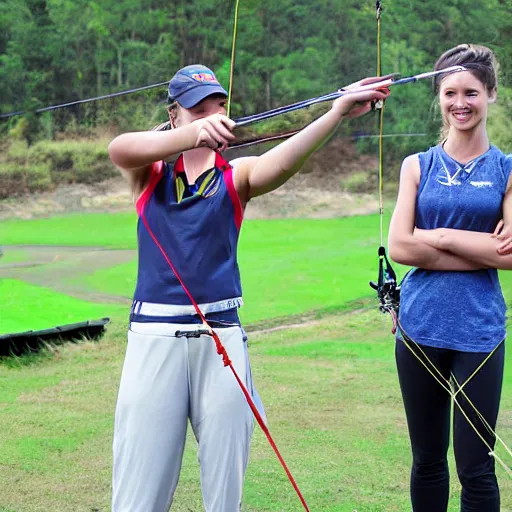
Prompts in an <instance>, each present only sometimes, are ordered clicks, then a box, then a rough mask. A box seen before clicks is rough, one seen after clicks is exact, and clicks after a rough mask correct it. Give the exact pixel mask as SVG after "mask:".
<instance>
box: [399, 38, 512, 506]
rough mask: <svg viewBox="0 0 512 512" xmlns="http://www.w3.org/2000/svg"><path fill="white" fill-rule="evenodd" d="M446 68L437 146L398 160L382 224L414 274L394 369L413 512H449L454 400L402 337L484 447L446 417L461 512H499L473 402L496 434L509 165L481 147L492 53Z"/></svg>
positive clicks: (510, 202)
mask: <svg viewBox="0 0 512 512" xmlns="http://www.w3.org/2000/svg"><path fill="white" fill-rule="evenodd" d="M454 65H462V66H464V67H465V68H466V69H467V71H463V72H457V73H452V74H446V75H442V77H441V78H438V79H437V80H436V82H435V89H436V94H438V100H439V105H440V109H441V113H442V116H443V124H444V131H443V136H442V142H441V143H440V144H438V145H437V146H435V147H432V148H430V149H429V150H428V151H426V152H425V153H419V154H415V155H411V156H408V157H407V158H406V159H405V160H404V162H403V165H402V171H401V178H400V190H399V193H398V200H397V205H396V209H395V211H394V213H393V218H392V220H391V226H390V232H389V249H390V256H391V258H392V259H393V260H394V261H396V262H399V263H402V264H404V265H410V266H413V267H415V268H413V269H412V270H411V271H410V272H409V273H408V274H407V276H406V278H405V279H404V281H403V283H402V287H401V298H400V323H401V324H402V326H403V335H402V334H399V335H398V337H397V343H396V361H397V368H398V377H399V381H400V387H401V390H402V396H403V401H404V405H405V412H406V416H407V423H408V427H409V436H410V441H411V447H412V456H413V461H412V472H411V500H412V506H413V510H414V512H445V511H446V510H447V506H448V499H449V475H448V464H447V450H448V444H449V434H450V419H451V416H450V405H451V399H450V395H449V393H447V392H446V390H445V389H443V388H442V386H441V385H440V384H439V383H438V382H436V380H435V379H434V378H433V375H430V374H429V371H427V369H426V368H425V367H424V366H423V365H422V364H421V362H420V361H419V360H418V359H417V358H416V357H415V356H414V354H413V353H412V352H411V350H409V348H407V347H406V345H405V343H404V339H405V334H407V336H408V337H410V339H412V340H414V341H415V342H416V343H417V344H418V345H417V346H416V347H415V348H413V350H415V352H416V354H417V355H418V356H419V357H420V358H422V360H423V361H424V362H425V363H426V365H427V366H428V367H429V368H430V370H431V372H432V374H436V370H435V369H434V368H433V366H430V363H429V361H431V362H432V363H433V364H434V365H435V367H436V368H437V369H438V370H439V371H440V373H441V374H442V377H441V380H442V378H444V379H447V380H450V379H451V381H452V384H453V386H454V390H455V392H457V401H458V402H459V403H460V404H461V405H462V407H463V409H464V411H465V413H466V414H467V415H468V417H469V418H470V419H471V420H472V422H473V423H474V424H475V425H476V426H477V427H478V430H479V432H480V433H481V435H482V436H483V439H484V440H485V443H484V441H483V440H482V439H480V438H479V436H478V434H477V432H475V430H474V429H473V428H472V427H471V426H470V424H469V422H468V421H467V420H466V419H465V418H464V416H463V414H462V413H461V412H460V410H459V409H458V408H455V410H454V414H453V447H454V452H455V460H456V465H457V474H458V477H459V480H460V483H461V485H462V493H461V511H463V512H469V511H471V512H499V509H500V495H499V489H498V484H497V481H496V476H495V461H494V459H493V457H492V454H490V453H489V452H491V451H492V449H493V447H494V443H495V438H494V435H493V434H490V433H489V432H488V431H487V430H486V429H485V428H484V427H483V426H482V422H480V420H479V419H478V418H477V417H476V413H475V410H474V409H473V408H472V407H471V404H470V402H472V403H473V405H474V406H475V408H476V409H477V410H478V411H479V412H480V413H481V414H482V415H483V417H484V418H485V420H486V421H487V423H488V424H489V426H490V427H491V428H492V429H493V430H494V428H495V426H496V421H497V416H498V408H499V403H500V395H501V388H502V380H503V366H504V354H505V346H504V339H505V309H506V308H505V302H504V299H503V295H502V292H501V287H500V283H499V280H498V272H497V269H511V268H512V256H509V255H504V254H500V253H499V251H498V249H499V248H500V245H501V244H502V242H500V241H499V240H498V239H496V237H494V236H493V231H494V230H495V228H496V226H497V225H498V223H499V221H500V219H501V218H502V216H503V213H502V212H503V210H504V209H507V208H508V209H509V208H510V207H511V206H512V194H511V179H510V175H511V168H512V159H510V158H507V157H505V155H504V154H503V153H502V152H501V151H500V150H499V149H498V148H497V147H495V146H492V145H490V143H489V138H488V136H487V131H486V123H487V112H488V106H489V104H491V103H494V101H495V100H496V94H497V63H496V60H495V57H494V55H493V53H492V52H491V51H490V50H489V49H488V48H485V47H483V46H476V45H468V44H463V45H459V46H457V47H455V48H452V49H450V50H448V51H447V52H445V53H444V54H443V55H442V56H441V57H440V58H439V60H438V61H437V63H436V65H435V69H436V70H438V69H444V68H447V67H449V66H454ZM503 243H505V245H506V242H503ZM425 356H426V357H425ZM427 358H428V359H427ZM438 378H439V376H438ZM461 388H462V389H461ZM486 443H487V444H486ZM489 448H490V449H489Z"/></svg>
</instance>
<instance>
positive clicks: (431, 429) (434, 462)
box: [396, 340, 505, 512]
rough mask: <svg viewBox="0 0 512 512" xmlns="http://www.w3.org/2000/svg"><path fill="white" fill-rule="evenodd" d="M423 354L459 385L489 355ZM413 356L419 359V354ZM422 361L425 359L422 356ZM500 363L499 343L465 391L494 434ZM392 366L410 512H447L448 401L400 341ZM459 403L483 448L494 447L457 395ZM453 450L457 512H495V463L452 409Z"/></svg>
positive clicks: (428, 349)
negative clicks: (406, 446)
mask: <svg viewBox="0 0 512 512" xmlns="http://www.w3.org/2000/svg"><path fill="white" fill-rule="evenodd" d="M421 349H422V350H423V351H424V352H425V353H426V355H427V356H428V358H429V359H430V360H431V361H432V362H433V363H434V364H435V366H436V367H437V368H438V369H439V370H440V371H441V373H442V374H443V376H444V377H445V378H447V379H450V375H451V374H452V373H453V375H454V377H455V379H456V380H457V382H458V383H459V384H462V383H464V382H465V381H466V379H468V377H470V375H471V374H472V373H473V372H474V371H475V370H476V369H477V368H478V366H479V365H480V364H481V363H482V361H483V360H484V359H485V358H486V357H487V355H488V354H483V353H472V352H458V351H454V350H446V349H437V348H433V347H426V346H424V345H422V346H421ZM414 350H415V352H416V353H419V351H418V349H417V348H414ZM420 357H422V359H424V356H423V355H421V354H420ZM504 359H505V345H504V343H502V344H501V345H500V347H499V348H498V349H497V350H496V351H495V352H494V354H493V355H492V356H491V358H490V359H489V360H488V361H487V362H486V363H485V364H484V366H483V367H482V368H481V369H480V370H479V371H478V373H477V374H476V375H475V376H474V377H473V378H472V379H471V380H470V381H469V383H468V384H466V386H464V388H463V390H464V392H465V393H466V394H467V396H468V397H469V399H470V400H471V401H472V402H473V404H474V405H475V407H476V408H477V410H478V411H480V413H481V414H482V415H483V416H484V418H485V419H486V420H487V422H488V423H489V425H490V426H491V428H492V429H493V430H494V429H495V427H496V420H497V417H498V409H499V403H500V395H501V386H502V382H503V366H504ZM396 363H397V368H398V378H399V381H400V388H401V390H402V397H403V400H404V406H405V413H406V416H407V424H408V427H409V436H410V439H411V448H412V455H413V462H412V471H411V500H412V507H413V511H414V512H446V509H447V507H448V498H449V484H450V481H449V473H448V462H447V457H446V454H447V451H448V445H449V437H450V410H451V397H450V395H449V394H448V392H447V391H446V390H444V389H443V388H442V387H441V385H440V384H439V383H438V382H436V380H435V379H434V377H433V376H432V375H431V374H430V373H429V372H428V371H427V370H426V368H425V367H424V366H423V365H422V364H421V363H420V362H419V361H418V360H417V358H416V357H415V356H414V355H413V354H412V353H411V352H410V350H409V348H407V347H406V346H405V344H404V342H403V341H401V340H397V343H396ZM457 400H458V401H459V403H460V404H461V405H462V407H463V409H464V411H465V412H466V414H467V415H468V416H469V418H470V419H471V420H472V422H473V424H474V425H475V426H476V428H477V429H478V431H479V432H480V433H481V434H482V436H483V437H484V439H486V441H487V443H488V444H489V445H490V446H492V447H494V443H495V439H494V436H493V435H491V434H489V432H488V431H487V429H486V428H485V427H484V426H483V424H482V422H481V420H480V419H479V418H478V417H477V415H476V413H475V411H474V409H473V408H472V407H471V406H470V405H469V404H468V402H467V400H466V399H465V398H464V397H463V396H461V393H459V394H458V395H457ZM453 448H454V453H455V461H456V465H457V474H458V476H459V480H460V483H461V485H462V494H461V512H499V510H500V493H499V488H498V483H497V481H496V476H495V472H494V469H495V468H494V466H495V464H494V458H493V457H492V456H490V455H489V449H488V448H487V447H486V446H485V444H484V443H483V442H482V440H481V439H480V438H479V437H478V435H477V434H476V433H475V431H474V430H473V428H472V427H471V425H469V423H468V421H467V420H466V418H464V416H463V415H462V414H461V412H460V410H459V408H458V406H457V405H455V404H454V414H453Z"/></svg>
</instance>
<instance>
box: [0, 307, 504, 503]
mask: <svg viewBox="0 0 512 512" xmlns="http://www.w3.org/2000/svg"><path fill="white" fill-rule="evenodd" d="M389 328H390V324H389V318H388V317H387V316H385V315H381V314H380V313H378V312H377V311H376V310H375V309H372V310H369V311H362V312H358V313H351V314H344V315H341V316H331V317H329V318H324V319H322V320H321V321H319V322H316V323H314V324H312V325H305V326H303V327H302V328H301V329H287V330H281V331H274V332H270V333H267V334H253V335H251V336H250V352H251V360H252V366H253V373H254V377H255V381H256V384H257V387H258V390H259V392H260V395H261V396H262V399H263V402H264V404H265V407H266V412H267V415H268V418H269V425H270V429H271V432H272V434H273V436H274V437H275V440H276V442H277V444H278V446H279V448H280V450H281V452H282V454H283V456H284V457H285V459H286V461H287V463H288V465H289V467H290V469H291V470H292V472H293V474H294V476H295V477H296V479H297V481H298V484H299V485H300V487H301V490H302V491H303V493H304V495H305V497H306V499H307V501H308V503H309V506H310V508H311V510H321V511H323V512H340V511H341V512H353V511H354V510H357V512H403V511H406V510H410V506H409V502H408V477H409V464H410V451H409V442H408V436H407V429H406V423H405V417H404V412H403V407H402V403H401V397H400V392H399V387H398V382H397V377H396V371H395V367H394V357H393V339H392V335H391V334H390V332H389ZM125 340H126V334H125V326H124V319H123V318H120V317H114V318H113V322H112V325H110V326H109V328H108V331H107V335H106V336H105V338H104V339H103V340H102V341H101V342H100V343H85V344H79V345H68V346H62V347H59V348H58V350H55V349H54V351H53V352H51V353H50V356H49V357H45V358H41V359H38V360H34V361H33V362H32V364H30V365H24V364H21V362H20V361H21V360H10V362H9V364H8V365H7V364H6V363H5V362H4V364H3V365H0V388H1V389H2V393H1V394H0V411H2V412H3V413H4V414H0V431H1V432H2V434H3V435H2V436H0V481H2V483H3V491H2V499H1V503H2V506H4V507H5V508H6V509H7V510H13V511H15V512H39V511H43V510H52V511H55V512H68V511H69V510H73V511H74V512H91V511H93V510H95V511H101V512H103V511H105V512H106V511H108V510H110V508H109V500H110V477H111V442H112V428H113V421H114V418H113V414H114V406H115V397H116V392H117V386H118V381H119V374H120V369H121V365H122V360H123V356H124V348H125ZM280 349H282V350H283V351H282V352H280V351H279V350H280ZM511 357H512V356H509V355H507V369H506V374H505V382H504V388H503V399H502V409H501V416H500V422H499V425H498V432H499V434H500V435H501V436H502V437H503V438H504V439H505V440H509V441H510V440H511V439H512V412H511V411H512V372H511V370H510V363H511V362H512V361H511ZM497 451H498V453H499V455H500V456H501V457H503V458H504V459H505V460H507V459H506V456H507V454H506V453H504V450H502V449H499V450H497ZM509 462H510V461H509ZM450 465H451V469H452V478H451V497H450V505H449V508H448V511H449V512H456V511H458V510H459V503H458V502H459V497H460V486H459V484H458V482H457V480H456V477H455V476H454V475H455V471H454V461H453V455H452V453H451V452H450ZM497 474H498V478H499V481H500V485H501V489H502V503H503V508H502V511H503V512H505V511H507V510H508V511H510V508H508V509H507V504H510V503H512V481H511V480H510V479H509V478H508V477H507V475H506V474H505V473H504V471H501V470H500V469H498V470H497ZM172 510H173V511H176V512H190V511H193V512H196V511H199V510H202V508H201V495H200V487H199V477H198V465H197V451H196V444H195V441H194V439H193V437H192V436H191V435H190V436H189V439H188V442H187V447H186V450H185V457H184V462H183V469H182V475H181V478H180V483H179V486H178V491H177V493H176V499H175V503H174V505H173V509H172ZM242 510H243V511H244V512H264V511H265V512H275V511H281V512H288V511H289V512H292V511H299V510H301V506H300V503H299V501H298V499H297V497H296V496H295V494H294V492H293V489H292V488H291V486H290V484H289V483H288V480H287V479H286V476H285V474H284V472H283V470H282V469H281V467H280V466H279V463H278V462H277V460H276V458H275V456H274V454H273V452H272V451H271V449H270V447H269V446H268V444H267V441H266V439H265V438H264V436H263V434H262V433H261V432H260V431H259V429H257V430H256V431H255V435H254V439H253V443H252V449H251V457H250V464H249V469H248V473H247V477H246V484H245V490H244V499H243V506H242Z"/></svg>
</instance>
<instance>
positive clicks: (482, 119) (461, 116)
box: [439, 71, 496, 131]
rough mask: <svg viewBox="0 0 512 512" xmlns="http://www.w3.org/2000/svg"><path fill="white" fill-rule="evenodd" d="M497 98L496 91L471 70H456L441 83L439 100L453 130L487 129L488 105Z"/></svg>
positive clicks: (446, 120)
mask: <svg viewBox="0 0 512 512" xmlns="http://www.w3.org/2000/svg"><path fill="white" fill-rule="evenodd" d="M495 100H496V91H495V90H492V91H489V90H488V89H487V87H486V86H485V85H484V84H483V83H482V82H481V81H480V80H479V79H478V78H477V77H476V76H475V75H474V74H473V73H472V72H471V71H463V72H459V73H452V74H450V75H448V76H446V77H445V78H444V79H443V80H442V81H441V84H440V88H439V104H440V107H441V113H442V114H443V120H444V122H445V124H446V125H447V126H448V127H449V129H450V131H452V130H461V131H470V130H476V129H484V130H485V124H486V121H487V110H488V106H489V103H493V102H494V101H495Z"/></svg>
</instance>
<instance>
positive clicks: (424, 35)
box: [0, 0, 512, 151]
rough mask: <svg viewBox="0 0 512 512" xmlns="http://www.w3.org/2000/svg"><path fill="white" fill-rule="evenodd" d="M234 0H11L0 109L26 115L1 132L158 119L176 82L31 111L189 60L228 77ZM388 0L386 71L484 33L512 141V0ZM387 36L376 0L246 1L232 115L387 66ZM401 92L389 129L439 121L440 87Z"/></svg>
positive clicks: (418, 66) (0, 24) (3, 19)
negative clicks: (436, 96)
mask: <svg viewBox="0 0 512 512" xmlns="http://www.w3.org/2000/svg"><path fill="white" fill-rule="evenodd" d="M234 4H235V0H233V1H228V0H193V1H190V0H174V1H173V2H168V1H163V0H116V1H114V0H101V1H90V0H46V1H45V0H4V1H3V2H2V4H1V5H0V87H1V90H2V95H1V99H0V109H1V112H2V113H7V112H11V111H17V110H23V111H27V112H28V113H27V115H25V116H24V117H19V116H17V117H14V118H11V119H10V120H8V121H7V122H3V123H2V124H1V127H0V130H1V133H2V134H3V135H4V136H5V135H6V134H10V135H11V136H25V137H27V138H29V139H30V138H32V139H37V138H41V137H48V138H55V137H58V135H59V133H60V132H62V130H63V128H64V127H67V129H68V130H70V126H75V127H76V129H77V130H78V131H80V128H79V127H80V126H81V125H82V123H83V124H84V125H86V126H88V127H89V128H90V127H91V126H92V127H93V128H97V127H98V125H109V126H113V127H114V129H126V128H129V129H143V128H146V127H147V126H146V125H143V126H141V123H148V122H155V124H156V122H157V120H158V118H159V116H161V115H162V114H161V113H162V112H163V109H162V103H163V102H164V100H165V87H164V88H162V89H160V90H159V91H149V92H147V93H141V94H134V95H132V96H129V97H128V96H126V97H120V98H118V99H116V100H115V102H110V103H106V104H103V105H94V106H92V105H88V106H83V107H76V108H73V109H67V110H66V111H65V112H58V113H57V112H56V113H54V114H51V115H48V116H46V117H45V116H44V115H41V116H35V115H33V114H31V112H33V110H34V109H36V108H41V107H44V106H47V105H52V104H58V103H64V102H70V101H73V100H77V99H80V98H86V97H91V96H99V95H104V94H108V93H112V92H116V91H121V90H124V89H129V88H132V87H138V86H143V85H147V84H151V83H156V82H162V81H165V80H169V78H170V77H171V76H172V74H173V73H174V71H175V70H177V69H178V68H179V67H181V66H184V65H187V64H191V63H196V62H200V63H204V64H206V65H208V66H210V67H212V68H213V69H214V70H215V72H216V73H217V76H218V78H219V79H220V80H221V82H223V83H224V84H225V85H226V87H227V84H228V82H229V68H230V54H231V44H232V29H233V12H234ZM382 6H383V13H382V35H381V39H382V72H383V73H389V72H400V73H402V74H404V75H408V74H415V73H418V72H422V71H426V70H430V69H432V67H433V64H434V62H435V60H436V58H437V57H438V56H439V55H440V54H441V53H442V52H443V51H444V50H446V49H447V48H449V47H451V46H454V45H455V44H459V43H463V42H473V43H479V44H485V45H487V46H489V47H491V48H492V49H493V50H494V51H495V52H496V55H497V57H498V59H499V61H500V63H501V77H500V78H501V81H500V97H501V98H500V106H499V107H498V111H497V113H496V117H497V119H498V121H496V122H495V123H494V125H493V127H492V130H494V131H495V132H496V133H495V135H496V136H498V138H499V141H498V143H499V142H501V143H502V144H503V143H504V144H505V145H506V144H508V141H509V138H510V133H512V126H510V121H508V119H510V118H511V117H512V115H511V114H512V93H511V90H512V0H482V1H480V2H474V1H473V0H429V1H428V2H425V1H417V0H416V1H413V2H411V1H410V0H383V2H382ZM376 43H377V30H376V19H375V2H374V1H373V0H360V1H355V0H336V1H333V0H280V1H279V2H275V1H272V0H240V7H239V18H238V33H237V38H236V65H235V78H234V85H233V106H232V115H233V117H237V116H240V115H246V114H251V113H255V112H259V111H263V110H266V109H269V108H274V107H276V106H280V105H284V104H286V103H291V102H294V101H299V100H302V99H306V98H309V97H312V96H316V95H319V94H324V93H327V92H331V91H333V90H335V89H337V88H339V87H341V86H343V85H346V84H348V83H350V82H352V81H355V80H357V79H359V78H361V77H363V76H368V75H373V74H375V69H376ZM392 97H394V98H393V99H394V100H395V101H394V102H393V108H390V109H388V110H389V112H387V114H386V130H387V131H388V132H390V133H393V132H396V133H398V132H416V131H418V132H421V131H424V130H425V126H426V125H425V122H426V120H428V121H429V122H430V121H435V116H434V115H432V110H431V108H432V107H431V105H432V100H433V97H432V93H431V90H430V88H429V86H428V84H421V85H419V86H414V87H413V86H411V87H408V86H405V87H401V88H397V89H396V94H395V92H394V91H393V94H392ZM501 100H502V101H501ZM20 123H21V124H20ZM503 123H505V126H508V127H509V129H508V130H505V129H504V128H505V127H504V126H503ZM507 123H509V124H508V125H507ZM427 124H428V123H427ZM362 126H363V129H368V130H370V126H369V125H364V124H363V125H362ZM427 128H429V127H428V126H427ZM429 129H430V128H429ZM431 131H432V130H431ZM397 144H398V145H400V146H407V147H408V148H409V147H410V146H411V144H412V145H414V144H417V142H414V141H413V140H407V139H405V138H404V139H403V140H402V141H400V142H398V143H397ZM422 145H423V146H424V145H425V141H422ZM510 151H512V148H510Z"/></svg>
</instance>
